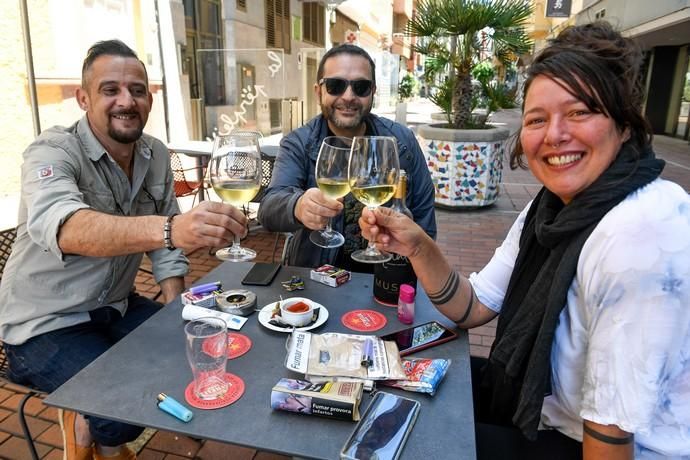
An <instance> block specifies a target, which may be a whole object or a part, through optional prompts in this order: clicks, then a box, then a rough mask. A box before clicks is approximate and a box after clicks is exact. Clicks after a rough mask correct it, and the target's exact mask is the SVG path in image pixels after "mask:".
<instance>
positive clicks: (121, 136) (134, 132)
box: [108, 124, 144, 144]
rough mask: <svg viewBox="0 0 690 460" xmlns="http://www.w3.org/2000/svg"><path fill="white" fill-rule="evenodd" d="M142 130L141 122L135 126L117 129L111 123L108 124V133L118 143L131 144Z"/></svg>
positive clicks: (136, 139)
mask: <svg viewBox="0 0 690 460" xmlns="http://www.w3.org/2000/svg"><path fill="white" fill-rule="evenodd" d="M143 132H144V126H143V125H141V124H140V125H139V127H137V128H132V129H128V130H118V129H115V128H114V127H113V125H112V124H109V125H108V135H109V136H110V137H111V138H112V139H114V140H115V141H117V142H119V143H120V144H131V143H132V142H136V141H138V140H139V138H140V137H141V134H142V133H143Z"/></svg>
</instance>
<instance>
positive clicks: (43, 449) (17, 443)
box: [0, 436, 53, 460]
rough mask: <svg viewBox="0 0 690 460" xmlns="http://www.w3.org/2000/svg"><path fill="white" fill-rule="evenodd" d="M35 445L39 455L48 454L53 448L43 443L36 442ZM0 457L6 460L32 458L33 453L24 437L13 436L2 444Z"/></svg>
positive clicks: (0, 445)
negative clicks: (30, 451)
mask: <svg viewBox="0 0 690 460" xmlns="http://www.w3.org/2000/svg"><path fill="white" fill-rule="evenodd" d="M34 445H35V446H36V452H37V453H38V456H39V457H43V456H44V455H47V454H48V452H50V451H51V450H52V449H53V448H52V447H50V446H46V445H45V444H41V443H35V444H34ZM0 458H2V459H6V460H31V454H30V453H29V447H28V445H27V444H26V441H24V438H19V437H16V436H12V437H11V438H9V439H7V441H5V442H3V443H2V444H0Z"/></svg>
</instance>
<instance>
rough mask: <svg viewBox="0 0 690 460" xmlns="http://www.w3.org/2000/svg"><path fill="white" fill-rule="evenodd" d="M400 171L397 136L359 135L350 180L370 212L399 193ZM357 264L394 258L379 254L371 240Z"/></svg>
mask: <svg viewBox="0 0 690 460" xmlns="http://www.w3.org/2000/svg"><path fill="white" fill-rule="evenodd" d="M399 171H400V166H399V160H398V145H397V143H396V141H395V138H394V137H386V136H357V137H355V138H354V139H353V140H352V151H351V153H350V165H349V168H348V181H349V182H350V190H351V191H352V195H353V196H354V197H355V198H356V199H357V200H359V201H360V202H361V203H363V204H364V205H366V206H367V207H368V208H369V209H371V210H374V209H375V208H376V207H377V206H379V205H382V204H384V203H385V202H386V201H388V200H390V199H391V198H392V197H393V195H394V194H395V188H396V186H397V184H398V174H399ZM352 258H353V259H354V260H356V261H357V262H362V263H367V264H378V263H382V262H388V261H389V260H391V258H392V256H391V255H390V254H388V253H385V252H382V251H379V250H378V249H376V246H375V245H374V243H372V242H371V241H370V242H369V245H368V246H367V248H366V249H361V250H359V251H355V252H353V253H352Z"/></svg>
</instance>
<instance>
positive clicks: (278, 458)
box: [254, 451, 292, 460]
mask: <svg viewBox="0 0 690 460" xmlns="http://www.w3.org/2000/svg"><path fill="white" fill-rule="evenodd" d="M290 459H292V457H286V456H285V455H280V454H274V453H272V452H264V451H259V452H257V453H256V456H255V457H254V460H290Z"/></svg>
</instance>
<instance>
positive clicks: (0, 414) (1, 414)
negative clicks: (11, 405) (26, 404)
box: [0, 409, 16, 421]
mask: <svg viewBox="0 0 690 460" xmlns="http://www.w3.org/2000/svg"><path fill="white" fill-rule="evenodd" d="M14 412H16V411H15V410H9V409H0V421H2V420H5V419H6V418H7V417H9V416H10V415H12V414H13V413H14Z"/></svg>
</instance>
